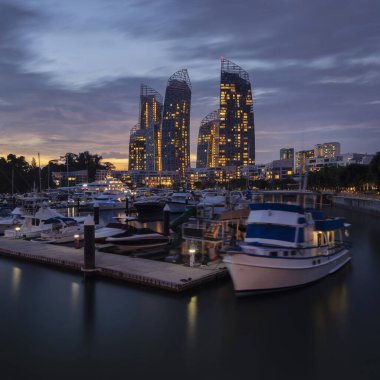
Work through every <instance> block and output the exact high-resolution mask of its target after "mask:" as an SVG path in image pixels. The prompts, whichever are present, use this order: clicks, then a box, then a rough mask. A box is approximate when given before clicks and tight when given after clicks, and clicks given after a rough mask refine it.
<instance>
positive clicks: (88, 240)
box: [83, 215, 95, 279]
mask: <svg viewBox="0 0 380 380" xmlns="http://www.w3.org/2000/svg"><path fill="white" fill-rule="evenodd" d="M83 272H84V278H85V279H86V278H88V277H92V275H93V274H94V273H95V223H94V219H93V218H92V217H91V215H88V216H87V218H86V220H85V221H84V268H83Z"/></svg>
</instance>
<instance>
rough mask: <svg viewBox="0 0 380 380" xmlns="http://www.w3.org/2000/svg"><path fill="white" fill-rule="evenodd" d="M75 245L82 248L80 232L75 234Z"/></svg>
mask: <svg viewBox="0 0 380 380" xmlns="http://www.w3.org/2000/svg"><path fill="white" fill-rule="evenodd" d="M74 246H75V248H76V249H79V248H80V235H78V234H75V235H74Z"/></svg>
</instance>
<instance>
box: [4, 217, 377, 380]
mask: <svg viewBox="0 0 380 380" xmlns="http://www.w3.org/2000/svg"><path fill="white" fill-rule="evenodd" d="M334 214H338V215H344V216H346V217H347V219H348V220H349V221H350V222H351V223H352V231H351V237H352V240H353V242H354V247H353V256H354V258H353V261H352V264H349V265H348V266H346V267H345V268H343V269H342V270H340V271H339V272H337V273H336V274H334V275H333V276H330V277H328V278H325V279H324V280H322V281H320V282H318V283H316V284H314V285H311V286H307V287H304V288H300V289H297V290H294V291H289V292H283V293H278V294H272V295H260V296H253V297H245V298H241V299H238V298H236V297H235V295H234V293H233V289H232V284H231V283H230V281H229V280H225V281H221V282H218V283H216V284H214V285H212V286H208V287H206V288H204V289H201V290H195V291H193V292H192V293H189V294H186V295H180V296H178V295H173V294H168V293H166V292H161V291H152V290H150V289H145V288H142V287H135V286H130V285H124V284H120V283H117V282H111V281H105V280H97V281H96V282H92V283H91V282H90V283H84V282H83V281H82V278H81V276H80V275H77V274H72V273H70V272H64V271H58V270H54V269H51V268H48V267H44V266H39V265H33V264H26V263H23V262H22V261H14V260H8V259H4V258H0V379H4V380H5V379H6V380H7V379H29V378H30V379H45V378H46V379H61V378H65V379H77V378H78V379H79V378H82V379H89V378H91V379H102V378H103V379H109V378H112V377H113V378H117V379H119V378H125V379H162V378H166V379H188V378H192V379H237V378H242V379H243V378H247V379H288V378H289V379H379V378H380V342H379V338H380V301H379V294H380V248H379V247H380V222H379V218H376V217H373V216H368V215H365V214H359V213H352V212H350V211H343V210H341V209H336V210H334Z"/></svg>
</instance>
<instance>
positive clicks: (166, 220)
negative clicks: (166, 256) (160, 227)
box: [163, 205, 170, 236]
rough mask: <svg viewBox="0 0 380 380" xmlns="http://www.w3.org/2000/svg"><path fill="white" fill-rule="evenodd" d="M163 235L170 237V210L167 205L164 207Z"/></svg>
mask: <svg viewBox="0 0 380 380" xmlns="http://www.w3.org/2000/svg"><path fill="white" fill-rule="evenodd" d="M163 219H164V235H165V236H169V235H170V208H169V206H168V205H165V207H164V216H163Z"/></svg>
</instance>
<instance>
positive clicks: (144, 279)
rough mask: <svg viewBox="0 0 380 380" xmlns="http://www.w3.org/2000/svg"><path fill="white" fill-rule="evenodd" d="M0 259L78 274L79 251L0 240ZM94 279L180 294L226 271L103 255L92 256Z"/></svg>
mask: <svg viewBox="0 0 380 380" xmlns="http://www.w3.org/2000/svg"><path fill="white" fill-rule="evenodd" d="M0 255H2V256H8V257H15V258H19V259H23V260H26V261H31V262H37V263H42V264H48V265H51V266H56V267H60V268H66V269H71V270H74V271H82V268H83V266H84V252H83V248H80V249H74V248H70V247H64V246H59V245H53V244H41V243H38V242H31V241H26V240H21V239H20V240H11V239H5V238H0ZM95 265H96V276H101V277H109V278H114V279H118V280H123V281H126V282H132V283H136V284H141V285H147V286H150V287H154V288H161V289H167V290H171V291H174V292H182V291H184V290H188V289H190V288H193V287H196V286H199V285H201V284H204V283H206V282H209V281H213V280H215V279H217V278H221V277H224V276H225V275H226V274H227V270H226V268H225V266H224V265H223V264H220V265H212V266H210V267H208V266H201V267H187V266H184V265H179V264H171V263H167V262H160V261H153V260H147V259H140V258H132V257H128V256H121V255H115V254H110V253H105V252H96V253H95Z"/></svg>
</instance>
